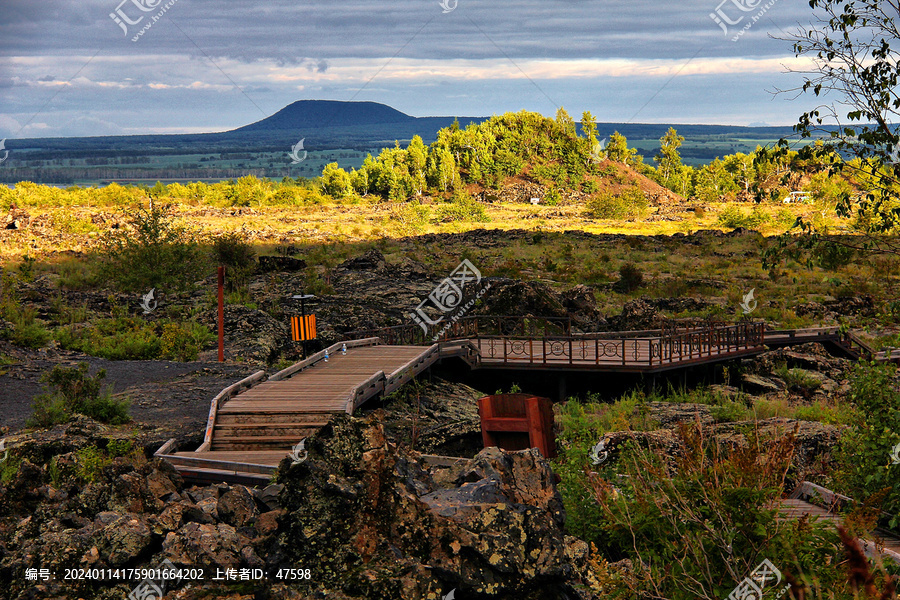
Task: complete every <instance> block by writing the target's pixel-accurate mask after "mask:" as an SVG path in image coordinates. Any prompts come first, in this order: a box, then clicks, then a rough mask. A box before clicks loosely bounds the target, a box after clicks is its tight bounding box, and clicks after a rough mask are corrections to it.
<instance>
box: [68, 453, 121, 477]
mask: <svg viewBox="0 0 900 600" xmlns="http://www.w3.org/2000/svg"><path fill="white" fill-rule="evenodd" d="M110 464H112V460H110V458H109V457H108V456H106V455H104V453H103V451H102V450H100V449H99V448H97V447H96V446H87V447H86V448H82V449H81V450H78V451H77V452H75V474H76V475H77V476H78V478H79V479H82V480H84V481H86V482H88V483H91V482H93V481H95V480H96V479H97V476H98V475H100V473H102V472H103V468H104V467H107V466H109V465H110Z"/></svg>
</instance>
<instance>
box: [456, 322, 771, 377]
mask: <svg viewBox="0 0 900 600" xmlns="http://www.w3.org/2000/svg"><path fill="white" fill-rule="evenodd" d="M764 327H765V326H764V324H763V323H738V324H736V325H717V326H713V327H709V328H703V329H693V330H689V331H685V332H672V333H666V334H662V335H660V336H654V337H645V338H634V337H621V338H619V339H611V338H608V337H597V336H591V335H575V336H553V337H551V336H542V337H523V336H481V337H477V338H470V339H471V341H472V343H473V344H474V345H475V347H476V348H478V351H479V353H480V355H481V356H480V360H481V361H482V362H491V361H498V362H502V363H503V364H511V363H521V364H529V365H570V366H592V365H593V366H610V367H612V366H622V367H663V366H666V365H672V364H677V363H683V362H689V361H702V360H703V359H707V358H715V357H720V356H728V355H731V354H736V353H740V352H742V351H745V350H751V349H755V348H759V347H760V346H762V345H763V331H764Z"/></svg>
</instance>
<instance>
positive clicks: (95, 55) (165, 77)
mask: <svg viewBox="0 0 900 600" xmlns="http://www.w3.org/2000/svg"><path fill="white" fill-rule="evenodd" d="M711 15H713V16H715V19H714V18H713V16H711ZM812 17H813V15H812V13H811V9H810V8H809V5H808V3H807V1H806V0H678V1H677V2H660V1H659V0H630V1H628V2H625V1H623V0H521V1H518V2H497V1H496V0H495V1H489V0H414V1H401V0H351V1H347V2H340V3H333V2H328V1H326V0H270V1H268V2H258V1H252V0H227V1H222V0H45V1H44V2H34V1H33V0H3V1H2V3H0V53H2V57H0V138H9V139H17V138H32V137H60V136H85V135H127V134H150V133H197V132H211V131H227V130H230V129H234V128H237V127H240V126H243V125H246V124H248V123H252V122H255V121H259V120H260V119H263V118H265V117H267V116H269V115H271V114H274V113H275V112H277V111H278V110H280V109H281V108H283V107H285V106H286V105H288V104H290V103H292V102H294V101H296V100H304V99H307V100H343V101H350V100H357V101H362V100H366V101H373V102H381V103H384V104H387V105H390V106H392V107H394V108H396V109H398V110H400V111H403V112H405V113H407V114H409V115H412V116H490V115H494V114H502V113H504V112H507V111H518V110H530V111H535V112H539V113H542V114H544V115H547V116H553V115H554V114H555V113H556V110H557V108H558V107H560V106H562V107H564V108H565V109H566V110H567V111H568V112H569V113H570V114H572V115H573V116H574V117H575V118H576V119H577V118H579V117H580V115H581V113H582V111H585V110H589V111H591V113H592V114H593V115H594V116H595V118H596V119H597V120H598V121H602V122H614V123H706V124H725V125H791V124H793V123H795V122H796V120H797V117H798V116H799V115H800V114H801V113H802V112H804V111H806V110H808V109H809V108H811V107H813V106H815V105H816V104H817V103H816V102H815V101H814V99H813V98H809V97H806V96H800V97H799V98H798V97H797V94H796V93H780V94H779V93H776V91H777V90H791V89H795V88H796V87H797V86H798V85H799V84H800V83H802V78H801V76H800V74H799V73H797V71H798V70H801V69H803V68H804V65H806V63H805V62H804V60H805V59H802V58H797V57H795V56H794V55H793V53H792V51H791V44H790V43H789V42H787V41H784V40H783V39H778V38H779V37H781V38H784V37H785V36H786V35H787V34H789V33H790V32H791V31H793V30H795V29H796V28H797V27H798V26H800V25H808V24H809V23H810V21H811V20H812ZM154 19H155V20H154ZM716 20H718V21H720V22H721V24H719V23H717V22H716ZM729 22H732V23H735V24H734V25H731V24H729ZM791 71H793V72H791Z"/></svg>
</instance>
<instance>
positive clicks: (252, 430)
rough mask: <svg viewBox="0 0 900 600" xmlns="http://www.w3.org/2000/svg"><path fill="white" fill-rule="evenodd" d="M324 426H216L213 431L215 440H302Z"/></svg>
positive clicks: (291, 424)
mask: <svg viewBox="0 0 900 600" xmlns="http://www.w3.org/2000/svg"><path fill="white" fill-rule="evenodd" d="M322 425H324V423H322V424H316V425H298V424H296V423H284V424H279V425H274V424H270V423H262V424H257V425H243V424H242V425H239V426H235V425H224V426H216V428H215V430H214V431H213V439H215V440H222V439H231V438H236V437H237V438H244V437H247V438H253V439H261V438H262V439H264V438H268V437H278V438H284V439H297V440H299V439H301V438H304V437H309V436H311V435H312V434H314V433H315V432H316V431H318V430H319V428H320V427H321V426H322Z"/></svg>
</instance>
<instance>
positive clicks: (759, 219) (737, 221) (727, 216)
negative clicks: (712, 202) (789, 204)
mask: <svg viewBox="0 0 900 600" xmlns="http://www.w3.org/2000/svg"><path fill="white" fill-rule="evenodd" d="M770 218H771V217H769V215H768V214H767V213H766V212H765V211H763V210H761V209H760V208H759V207H754V208H753V210H752V211H751V212H750V214H749V215H745V214H744V211H742V210H741V209H740V208H739V207H737V206H727V207H725V209H724V210H723V211H722V212H721V213H719V216H718V217H717V219H716V222H717V223H718V224H719V226H721V227H725V228H728V229H736V228H738V227H748V228H749V227H758V226H759V225H762V224H763V223H765V222H766V221H768V220H769V219H770Z"/></svg>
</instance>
